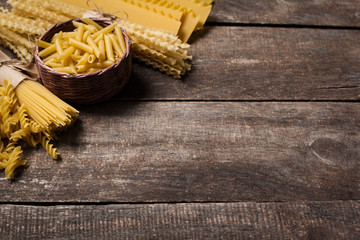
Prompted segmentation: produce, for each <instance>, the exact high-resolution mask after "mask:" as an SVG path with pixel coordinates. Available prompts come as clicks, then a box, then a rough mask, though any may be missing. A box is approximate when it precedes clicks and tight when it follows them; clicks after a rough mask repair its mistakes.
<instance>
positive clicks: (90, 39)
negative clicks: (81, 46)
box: [86, 36, 103, 59]
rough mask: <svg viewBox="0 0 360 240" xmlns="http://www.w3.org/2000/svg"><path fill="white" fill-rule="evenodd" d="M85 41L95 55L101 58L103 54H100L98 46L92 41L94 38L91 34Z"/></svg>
mask: <svg viewBox="0 0 360 240" xmlns="http://www.w3.org/2000/svg"><path fill="white" fill-rule="evenodd" d="M86 42H87V43H88V44H89V46H90V47H92V49H93V51H94V54H95V56H96V57H97V58H98V59H102V58H103V56H101V52H100V50H99V48H98V46H97V45H96V43H95V42H94V40H93V39H92V37H91V36H89V37H88V38H87V39H86Z"/></svg>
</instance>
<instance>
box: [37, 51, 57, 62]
mask: <svg viewBox="0 0 360 240" xmlns="http://www.w3.org/2000/svg"><path fill="white" fill-rule="evenodd" d="M39 56H40V54H39ZM58 56H59V54H58V53H53V54H51V55H49V56H47V57H46V58H44V59H43V62H47V61H50V60H51V59H57V57H58Z"/></svg>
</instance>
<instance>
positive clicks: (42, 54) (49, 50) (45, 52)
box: [39, 44, 56, 57]
mask: <svg viewBox="0 0 360 240" xmlns="http://www.w3.org/2000/svg"><path fill="white" fill-rule="evenodd" d="M53 52H56V45H55V44H52V45H51V46H49V47H47V48H45V49H43V50H41V51H40V52H39V57H45V56H48V55H49V54H51V53H53Z"/></svg>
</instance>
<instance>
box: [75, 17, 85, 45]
mask: <svg viewBox="0 0 360 240" xmlns="http://www.w3.org/2000/svg"><path fill="white" fill-rule="evenodd" d="M74 22H75V21H73V23H74ZM84 30H85V27H84V24H80V26H79V27H78V29H77V31H76V37H75V39H76V40H78V41H81V40H82V39H83V35H84Z"/></svg>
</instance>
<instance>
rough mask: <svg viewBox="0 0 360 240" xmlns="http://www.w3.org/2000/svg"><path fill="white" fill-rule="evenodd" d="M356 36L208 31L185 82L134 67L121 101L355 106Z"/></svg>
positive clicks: (359, 88)
mask: <svg viewBox="0 0 360 240" xmlns="http://www.w3.org/2000/svg"><path fill="white" fill-rule="evenodd" d="M359 38H360V31H352V30H323V29H287V28H252V27H207V28H206V29H205V30H204V31H203V32H202V36H198V40H197V41H196V42H194V43H193V44H192V47H191V52H192V54H193V55H194V61H193V70H192V72H191V73H189V74H188V75H187V76H186V77H185V79H184V81H176V80H174V79H172V78H170V77H166V76H164V75H163V74H161V73H158V72H156V71H154V70H152V69H150V68H147V67H144V66H143V65H142V64H135V66H134V74H133V78H132V80H131V82H130V83H129V86H128V88H126V89H125V91H124V93H123V94H122V95H121V97H122V98H125V99H129V98H130V99H187V100H193V99H198V100H214V99H218V100H358V99H359V98H360V81H359V79H360V68H359V67H358V66H360V54H359V49H360V42H359V41H358V39H359Z"/></svg>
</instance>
